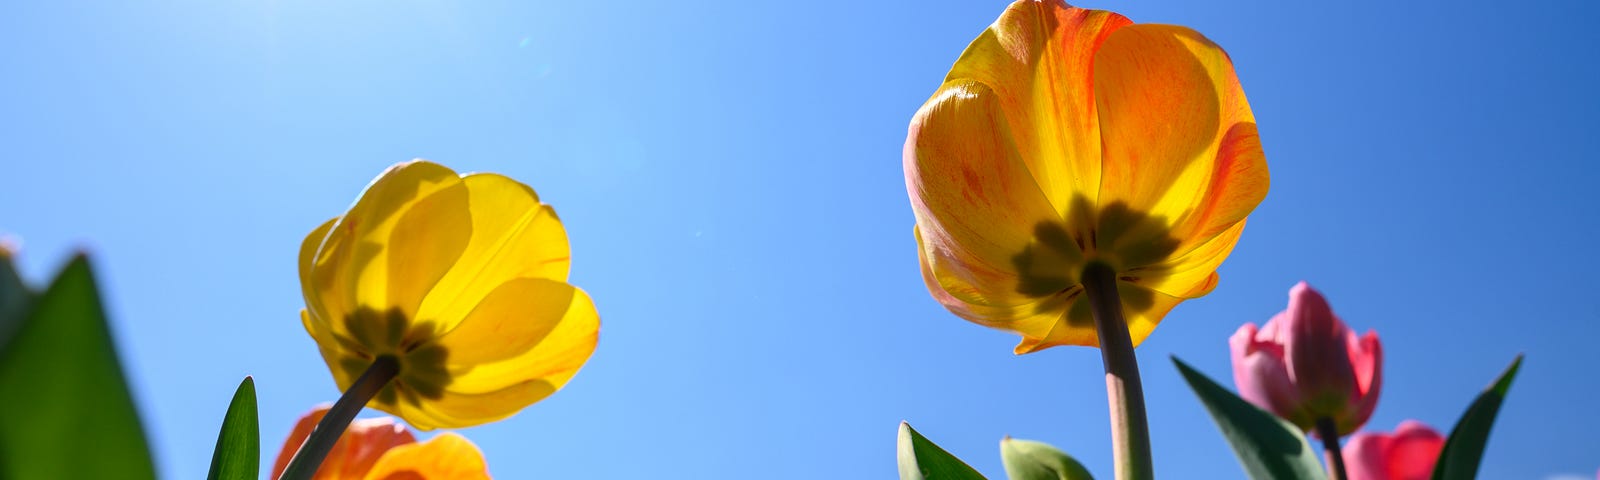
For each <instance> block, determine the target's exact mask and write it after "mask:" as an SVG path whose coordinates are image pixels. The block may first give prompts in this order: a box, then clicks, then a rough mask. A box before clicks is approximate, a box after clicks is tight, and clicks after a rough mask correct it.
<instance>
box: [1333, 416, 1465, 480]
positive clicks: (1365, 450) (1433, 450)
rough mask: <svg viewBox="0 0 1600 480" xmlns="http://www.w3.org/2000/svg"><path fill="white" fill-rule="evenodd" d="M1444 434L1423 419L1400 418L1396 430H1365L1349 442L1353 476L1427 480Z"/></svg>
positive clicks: (1377, 479) (1370, 479) (1352, 479)
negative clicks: (1383, 431)
mask: <svg viewBox="0 0 1600 480" xmlns="http://www.w3.org/2000/svg"><path fill="white" fill-rule="evenodd" d="M1443 449H1444V437H1443V436H1440V435H1439V432H1436V431H1434V430H1433V429H1432V428H1428V426H1427V425H1423V424H1422V422H1418V421H1416V420H1406V421H1404V422H1400V427H1399V428H1396V429H1395V431H1394V433H1393V434H1382V433H1370V432H1361V433H1357V434H1355V435H1353V436H1351V437H1350V441H1349V443H1348V444H1346V445H1345V447H1344V451H1345V461H1346V463H1347V466H1348V468H1349V473H1350V480H1427V479H1428V478H1429V477H1430V476H1432V475H1433V465H1434V463H1435V462H1437V461H1438V460H1439V451H1440V450H1443Z"/></svg>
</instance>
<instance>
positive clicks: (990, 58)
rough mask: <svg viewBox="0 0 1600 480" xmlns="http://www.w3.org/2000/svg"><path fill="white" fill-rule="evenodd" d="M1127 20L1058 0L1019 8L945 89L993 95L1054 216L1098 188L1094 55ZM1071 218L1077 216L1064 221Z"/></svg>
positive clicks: (977, 44) (988, 34) (975, 48)
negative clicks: (976, 89)
mask: <svg viewBox="0 0 1600 480" xmlns="http://www.w3.org/2000/svg"><path fill="white" fill-rule="evenodd" d="M1131 23H1132V22H1131V21H1129V20H1128V19H1127V18H1126V17H1123V16H1121V15H1118V14H1115V13H1112V12H1107V11H1100V10H1087V9H1081V8H1075V7H1072V6H1069V5H1067V4H1066V3H1063V2H1061V1H1059V0H1047V1H1033V2H1016V3H1013V4H1011V6H1010V7H1009V8H1007V9H1006V11H1005V13H1003V14H1001V15H1000V18H999V19H998V20H996V21H995V23H994V24H993V25H991V26H990V27H989V28H988V29H987V30H985V31H984V32H983V34H982V35H980V36H979V37H978V38H977V39H976V40H974V41H973V42H972V44H971V45H969V46H968V47H967V49H966V51H964V52H962V54H961V57H960V58H959V59H957V60H956V63H955V66H954V67H952V68H951V70H950V74H949V76H947V77H945V85H946V86H947V87H948V86H951V85H960V84H964V83H966V82H975V83H978V84H982V85H984V86H986V87H987V88H988V89H990V90H992V91H993V92H994V95H995V97H996V100H997V101H998V103H999V107H1000V110H999V111H1003V112H1004V114H1003V115H1000V116H999V117H1000V118H1004V119H1005V121H1006V122H1007V124H1008V127H1009V130H1010V132H1011V135H1012V136H1013V138H1014V143H1015V148H1017V149H1019V153H1020V157H1021V159H1022V161H1023V162H1025V164H1026V166H1027V169H1028V171H1029V172H1031V174H1032V176H1033V177H1034V178H1035V179H1037V182H1038V184H1039V185H1040V186H1041V187H1040V188H1042V189H1043V191H1044V194H1045V196H1046V197H1047V198H1048V199H1049V201H1050V204H1051V205H1052V206H1054V210H1055V211H1056V212H1060V213H1062V214H1064V215H1065V214H1067V212H1068V210H1069V209H1071V208H1072V204H1073V202H1074V198H1075V197H1076V196H1079V195H1082V196H1086V197H1087V200H1088V204H1089V205H1094V203H1095V198H1094V197H1093V195H1094V194H1095V192H1096V191H1097V190H1099V187H1100V175H1101V174H1100V141H1099V140H1100V132H1099V129H1100V125H1099V122H1098V121H1097V120H1096V118H1097V117H1096V113H1095V107H1096V106H1095V102H1094V100H1093V98H1094V91H1093V88H1094V84H1093V78H1092V77H1091V75H1090V74H1089V72H1091V71H1093V70H1094V67H1093V66H1094V52H1095V50H1096V49H1098V48H1099V46H1100V44H1101V42H1103V41H1105V39H1106V38H1107V37H1108V36H1109V35H1111V33H1112V32H1113V31H1116V30H1117V29H1118V28H1121V27H1123V26H1124V25H1128V24H1131ZM1066 216H1067V217H1069V218H1070V217H1072V215H1066Z"/></svg>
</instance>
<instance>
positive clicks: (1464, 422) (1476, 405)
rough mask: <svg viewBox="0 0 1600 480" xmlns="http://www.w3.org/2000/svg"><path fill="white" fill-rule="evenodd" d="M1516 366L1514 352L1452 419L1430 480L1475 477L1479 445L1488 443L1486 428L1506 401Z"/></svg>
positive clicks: (1518, 362)
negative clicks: (1497, 373)
mask: <svg viewBox="0 0 1600 480" xmlns="http://www.w3.org/2000/svg"><path fill="white" fill-rule="evenodd" d="M1520 368H1522V355H1517V359H1516V360H1512V361H1511V366H1509V367H1506V370H1505V371H1504V372H1501V373H1500V377H1499V378H1496V379H1494V383H1493V384H1490V385H1489V388H1488V389H1487V390H1484V391H1483V393H1480V394H1478V398H1477V399H1476V400H1473V401H1472V406H1469V407H1467V413H1464V414H1462V415H1461V419H1460V420H1457V421H1456V426H1455V428H1453V429H1451V430H1450V438H1449V439H1448V440H1445V442H1444V449H1443V450H1440V451H1439V461H1438V463H1435V464H1434V466H1433V480H1471V479H1473V478H1477V476H1478V465H1479V464H1480V463H1482V460H1483V447H1484V445H1486V444H1488V443H1489V428H1490V427H1493V426H1494V417H1495V415H1496V414H1498V413H1500V404H1501V403H1504V402H1505V401H1506V392H1507V391H1509V390H1511V380H1512V379H1515V378H1516V377H1517V370H1518V369H1520Z"/></svg>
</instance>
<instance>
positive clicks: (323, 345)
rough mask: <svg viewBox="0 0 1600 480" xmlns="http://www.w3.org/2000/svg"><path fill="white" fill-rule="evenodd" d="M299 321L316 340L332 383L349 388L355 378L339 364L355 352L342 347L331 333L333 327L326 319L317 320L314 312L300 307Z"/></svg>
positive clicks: (342, 389)
mask: <svg viewBox="0 0 1600 480" xmlns="http://www.w3.org/2000/svg"><path fill="white" fill-rule="evenodd" d="M300 323H301V325H303V326H305V328H306V333H308V334H310V335H311V340H313V341H315V342H317V352H318V353H321V354H322V361H323V362H324V363H327V364H328V370H330V371H332V372H333V383H334V385H337V386H338V387H339V391H344V390H345V389H348V388H350V385H351V384H353V383H355V381H356V379H355V377H353V376H351V375H350V374H349V372H348V371H346V370H345V369H344V368H340V367H339V364H340V363H341V362H343V361H344V360H345V359H348V358H352V355H353V354H354V353H355V352H352V351H350V350H349V349H346V348H343V347H342V345H341V343H340V342H339V339H338V337H337V336H336V334H335V333H333V329H332V328H333V327H331V326H330V325H329V324H328V323H327V322H326V321H320V320H317V319H316V318H315V314H314V313H312V312H310V311H308V310H305V309H301V310H300Z"/></svg>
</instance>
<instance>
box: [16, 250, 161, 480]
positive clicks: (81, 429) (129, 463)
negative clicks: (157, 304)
mask: <svg viewBox="0 0 1600 480" xmlns="http://www.w3.org/2000/svg"><path fill="white" fill-rule="evenodd" d="M111 338H112V337H111V332H110V330H109V329H108V328H107V325H106V320H105V313H104V310H102V308H101V306H100V294H99V292H98V290H97V289H96V288H95V282H94V276H93V274H91V273H90V271H89V261H88V259H87V258H84V257H83V256H81V255H80V256H78V257H75V258H73V259H72V261H71V262H70V263H68V264H67V267H66V268H64V269H62V271H61V274H60V275H58V276H57V277H56V279H55V282H53V283H52V284H51V285H50V288H48V289H46V290H45V291H44V293H42V294H40V295H38V296H37V297H36V298H35V299H34V301H33V302H32V305H31V306H30V307H29V311H28V313H27V314H26V318H24V319H23V321H22V324H21V325H18V328H17V330H16V332H15V333H14V335H13V336H12V338H11V340H10V342H9V343H8V344H7V345H6V347H5V349H4V351H0V405H4V408H0V478H118V479H153V478H155V467H154V465H153V464H152V462H151V460H150V448H149V446H148V445H147V444H146V443H145V436H144V429H143V428H142V427H141V426H140V424H139V413H138V411H137V410H136V409H135V408H134V405H133V397H132V396H131V395H130V394H129V393H128V384H127V381H126V380H125V379H124V378H123V376H122V367H121V366H120V365H119V363H118V361H117V352H116V348H115V347H114V346H113V345H112V340H111Z"/></svg>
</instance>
